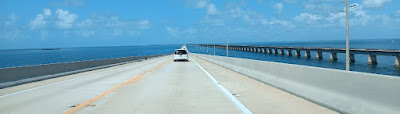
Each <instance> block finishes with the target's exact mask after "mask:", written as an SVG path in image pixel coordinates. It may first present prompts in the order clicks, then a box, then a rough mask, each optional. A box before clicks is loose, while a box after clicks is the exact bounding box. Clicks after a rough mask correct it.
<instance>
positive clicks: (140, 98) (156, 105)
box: [0, 56, 335, 113]
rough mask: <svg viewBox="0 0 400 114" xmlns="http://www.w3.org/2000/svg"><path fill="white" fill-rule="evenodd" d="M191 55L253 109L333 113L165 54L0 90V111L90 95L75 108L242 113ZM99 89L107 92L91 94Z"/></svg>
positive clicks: (31, 109)
mask: <svg viewBox="0 0 400 114" xmlns="http://www.w3.org/2000/svg"><path fill="white" fill-rule="evenodd" d="M193 59H194V60H196V61H197V62H198V63H199V64H200V65H201V66H203V67H204V69H205V70H206V71H208V72H209V73H210V74H211V75H213V76H214V77H215V79H216V80H217V81H219V83H220V84H221V85H222V86H224V87H225V88H226V89H227V90H228V91H230V92H231V93H232V94H234V95H235V97H236V98H237V99H238V100H239V101H240V102H241V103H242V104H243V105H245V106H246V107H247V108H248V109H249V110H250V111H252V112H253V113H335V112H334V111H331V110H329V109H327V108H325V107H322V106H319V105H316V104H314V103H311V102H309V101H306V100H304V99H302V98H299V97H296V96H294V95H291V94H289V93H286V92H283V91H281V90H278V89H276V88H273V87H271V86H268V85H265V84H263V83H260V82H258V81H255V80H253V79H250V78H248V77H246V76H243V75H241V74H238V73H236V72H233V71H231V70H228V69H225V68H223V67H220V66H217V65H215V64H212V63H210V62H207V61H205V60H202V59H199V58H197V57H194V56H192V58H191V60H190V61H189V62H172V60H171V57H170V56H167V57H160V58H154V59H150V60H147V61H142V62H135V63H130V64H125V65H120V66H115V67H110V68H106V69H100V70H94V71H90V72H84V73H78V74H74V75H69V76H64V77H60V78H55V79H50V80H45V81H40V82H34V83H30V84H24V85H20V86H16V87H10V88H5V89H0V95H1V96H0V113H7V112H14V113H61V112H67V111H70V110H71V109H76V108H77V107H80V106H82V105H79V104H84V103H87V102H88V101H89V100H90V99H93V98H95V99H96V100H95V101H94V102H90V103H89V105H86V106H84V107H81V108H79V109H78V110H77V112H78V113H111V112H112V113H193V112H196V113H241V112H240V110H239V109H238V108H237V107H236V106H235V105H234V104H233V103H232V102H231V100H230V99H228V97H227V96H225V95H224V93H223V92H222V91H221V90H220V89H219V88H218V87H217V86H216V85H215V84H214V83H213V81H212V80H211V79H210V78H209V77H208V76H207V75H206V73H205V72H203V71H202V70H201V68H200V67H199V66H197V65H196V63H195V62H194V60H193ZM164 61H166V62H165V63H163V62H164ZM162 63H163V64H162ZM160 64H162V65H160ZM154 66H157V67H154ZM149 69H151V71H149ZM144 72H145V73H144ZM135 76H137V77H136V78H132V77H135ZM127 80H129V81H127ZM111 88H114V89H111ZM16 92H17V93H16ZM104 92H109V93H107V94H104V96H100V97H96V96H98V95H102V94H103V93H104Z"/></svg>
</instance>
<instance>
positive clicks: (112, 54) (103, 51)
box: [0, 45, 182, 68]
mask: <svg viewBox="0 0 400 114" xmlns="http://www.w3.org/2000/svg"><path fill="white" fill-rule="evenodd" d="M181 46H182V45H157V46H156V45H154V46H123V47H84V48H61V49H59V50H41V49H20V50H0V68H5V67H17V66H30V65H40V64H49V63H61V62H73V61H84V60H96V59H109V58H120V57H131V56H142V55H157V54H167V53H173V52H174V50H175V49H177V48H180V47H181Z"/></svg>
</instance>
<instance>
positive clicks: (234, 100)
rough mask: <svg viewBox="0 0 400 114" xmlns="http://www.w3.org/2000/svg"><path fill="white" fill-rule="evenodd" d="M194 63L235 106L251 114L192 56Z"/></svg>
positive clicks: (244, 112)
mask: <svg viewBox="0 0 400 114" xmlns="http://www.w3.org/2000/svg"><path fill="white" fill-rule="evenodd" d="M191 59H192V60H193V62H194V63H196V65H197V66H199V67H200V69H201V70H203V72H204V73H206V74H207V76H208V77H209V78H210V79H211V80H212V81H213V82H214V84H215V85H217V87H218V88H219V89H220V90H221V91H222V92H223V93H224V94H225V95H226V96H227V97H228V98H229V99H230V100H231V101H232V102H233V104H235V105H236V107H237V108H239V110H240V111H242V113H243V114H253V113H252V112H251V111H250V110H249V109H247V108H246V106H244V105H243V104H242V103H240V101H239V100H237V99H236V97H235V96H233V95H232V93H231V92H229V91H228V90H227V89H225V87H224V86H222V85H221V84H219V82H218V81H217V80H215V78H214V77H213V76H211V74H210V73H208V72H207V71H206V70H205V69H204V68H203V67H201V66H200V65H199V63H197V62H196V60H194V59H193V58H191Z"/></svg>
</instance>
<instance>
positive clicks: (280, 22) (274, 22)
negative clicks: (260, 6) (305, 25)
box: [269, 19, 294, 28]
mask: <svg viewBox="0 0 400 114" xmlns="http://www.w3.org/2000/svg"><path fill="white" fill-rule="evenodd" d="M269 24H271V25H281V26H284V27H289V28H292V27H294V25H293V24H292V23H290V22H289V21H285V20H277V19H273V20H271V21H270V22H269Z"/></svg>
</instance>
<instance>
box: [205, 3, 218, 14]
mask: <svg viewBox="0 0 400 114" xmlns="http://www.w3.org/2000/svg"><path fill="white" fill-rule="evenodd" d="M217 13H218V10H217V8H215V4H212V3H211V4H208V6H207V14H208V15H215V14H217Z"/></svg>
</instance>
